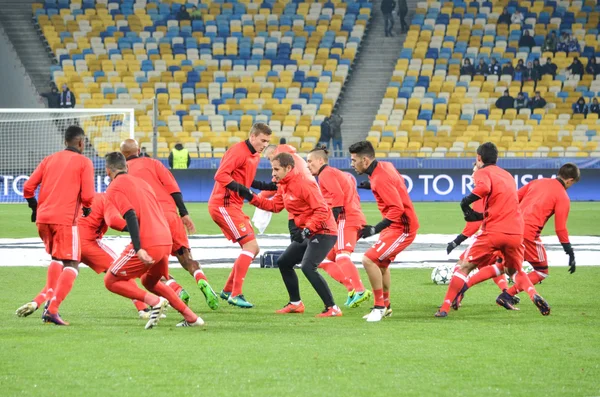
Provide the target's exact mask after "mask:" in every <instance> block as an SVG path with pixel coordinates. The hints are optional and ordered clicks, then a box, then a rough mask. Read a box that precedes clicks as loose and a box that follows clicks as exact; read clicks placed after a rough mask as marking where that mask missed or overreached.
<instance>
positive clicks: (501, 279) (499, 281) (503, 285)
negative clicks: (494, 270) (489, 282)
mask: <svg viewBox="0 0 600 397" xmlns="http://www.w3.org/2000/svg"><path fill="white" fill-rule="evenodd" d="M493 280H494V282H495V283H496V285H497V286H498V288H500V291H504V290H505V289H508V283H507V282H506V276H505V275H504V274H501V275H499V276H497V277H494V279H493Z"/></svg>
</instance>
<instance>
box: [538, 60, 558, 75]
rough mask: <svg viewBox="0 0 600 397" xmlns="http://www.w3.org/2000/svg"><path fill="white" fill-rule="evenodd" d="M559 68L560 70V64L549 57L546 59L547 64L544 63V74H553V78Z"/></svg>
mask: <svg viewBox="0 0 600 397" xmlns="http://www.w3.org/2000/svg"><path fill="white" fill-rule="evenodd" d="M534 66H535V64H534ZM557 70H558V66H556V64H555V63H552V59H550V58H548V59H546V64H545V65H544V67H543V69H542V76H543V75H546V74H549V75H552V78H555V77H556V71H557Z"/></svg>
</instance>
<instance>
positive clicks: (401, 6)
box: [398, 0, 408, 33]
mask: <svg viewBox="0 0 600 397" xmlns="http://www.w3.org/2000/svg"><path fill="white" fill-rule="evenodd" d="M407 15H408V5H407V4H406V0H398V16H399V17H400V27H401V28H402V33H406V32H408V24H407V23H406V16H407Z"/></svg>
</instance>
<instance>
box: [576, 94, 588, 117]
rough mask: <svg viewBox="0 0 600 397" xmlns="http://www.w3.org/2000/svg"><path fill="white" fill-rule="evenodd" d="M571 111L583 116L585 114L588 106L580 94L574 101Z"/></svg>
mask: <svg viewBox="0 0 600 397" xmlns="http://www.w3.org/2000/svg"><path fill="white" fill-rule="evenodd" d="M573 113H574V114H583V115H584V116H587V114H588V107H587V105H586V104H585V99H583V97H582V96H580V97H579V99H578V100H577V102H575V103H574V104H573Z"/></svg>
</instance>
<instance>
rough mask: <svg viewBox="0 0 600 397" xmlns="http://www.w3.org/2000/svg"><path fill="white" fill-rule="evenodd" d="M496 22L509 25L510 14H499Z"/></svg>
mask: <svg viewBox="0 0 600 397" xmlns="http://www.w3.org/2000/svg"><path fill="white" fill-rule="evenodd" d="M497 24H498V25H500V24H506V25H510V14H500V17H499V18H498V23H497Z"/></svg>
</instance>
